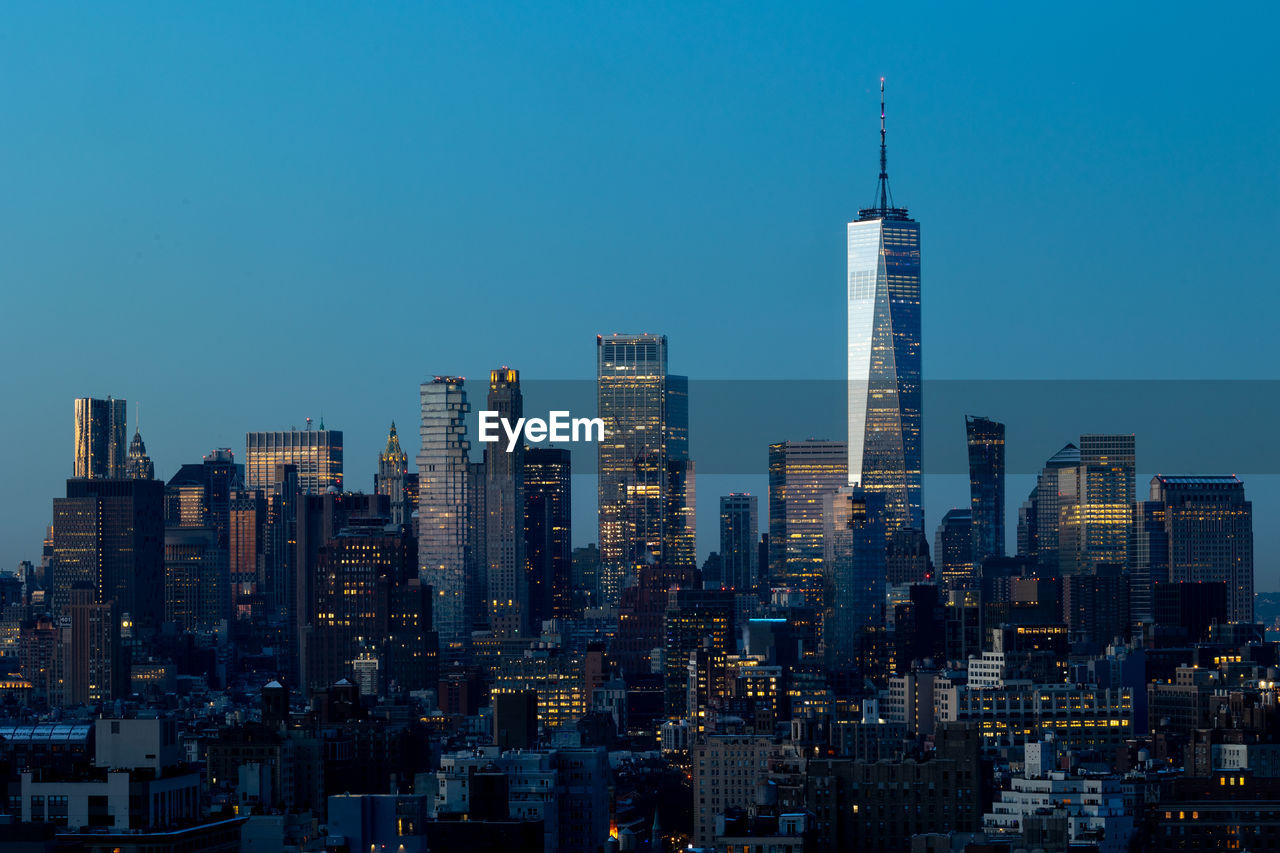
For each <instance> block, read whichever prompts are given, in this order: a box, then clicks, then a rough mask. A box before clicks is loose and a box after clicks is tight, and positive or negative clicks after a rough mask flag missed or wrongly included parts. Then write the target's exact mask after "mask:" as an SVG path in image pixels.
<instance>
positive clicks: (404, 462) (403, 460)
mask: <svg viewBox="0 0 1280 853" xmlns="http://www.w3.org/2000/svg"><path fill="white" fill-rule="evenodd" d="M408 475H409V457H408V456H406V455H405V452H404V451H403V450H401V449H400V436H399V435H398V434H397V433H396V422H395V421H392V422H391V431H390V432H389V433H387V446H386V448H385V449H383V451H382V452H381V453H379V454H378V473H377V476H375V477H374V478H373V490H374V491H375V492H376V493H378V494H380V495H386V496H387V497H388V498H389V499H390V500H391V523H392V524H408V523H409V518H410V516H411V515H412V514H413V511H412V509H410V508H409V506H408V504H409V496H408V492H407V491H406V483H405V478H406V477H408Z"/></svg>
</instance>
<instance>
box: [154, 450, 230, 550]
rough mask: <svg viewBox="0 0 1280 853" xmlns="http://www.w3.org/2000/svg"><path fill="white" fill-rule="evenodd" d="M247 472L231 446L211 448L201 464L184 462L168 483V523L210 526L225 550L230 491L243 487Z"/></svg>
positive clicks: (173, 524) (180, 525)
mask: <svg viewBox="0 0 1280 853" xmlns="http://www.w3.org/2000/svg"><path fill="white" fill-rule="evenodd" d="M243 480H244V473H243V472H242V471H241V469H240V466H239V465H237V464H236V461H235V454H233V453H232V452H231V451H230V450H229V449H228V448H225V447H219V448H216V449H214V450H211V451H209V453H208V454H207V455H206V456H205V457H204V458H203V460H202V461H201V462H200V463H199V464H188V465H183V466H182V467H181V468H179V469H178V472H177V473H176V474H174V475H173V476H172V477H170V478H169V482H168V483H166V484H165V523H166V524H167V525H168V526H170V527H211V528H213V530H214V531H215V532H216V533H217V545H218V547H219V548H221V549H222V550H223V551H226V550H228V549H229V548H230V543H231V493H232V492H233V491H236V490H238V489H240V488H242V487H243Z"/></svg>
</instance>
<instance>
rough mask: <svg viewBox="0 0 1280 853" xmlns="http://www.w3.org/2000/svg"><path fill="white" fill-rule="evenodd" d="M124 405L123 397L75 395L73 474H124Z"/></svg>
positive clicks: (112, 476) (115, 475) (112, 475)
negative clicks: (118, 398) (103, 397)
mask: <svg viewBox="0 0 1280 853" xmlns="http://www.w3.org/2000/svg"><path fill="white" fill-rule="evenodd" d="M126 411H127V404H126V403H125V401H124V400H113V399H112V398H111V397H108V398H107V399H105V400H95V399H94V398H92V397H77V398H76V457H75V474H74V476H76V477H88V478H94V479H97V478H107V479H114V478H120V477H124V476H125V453H126V449H127V448H128V443H127V441H126V439H125V435H126V427H127V414H126Z"/></svg>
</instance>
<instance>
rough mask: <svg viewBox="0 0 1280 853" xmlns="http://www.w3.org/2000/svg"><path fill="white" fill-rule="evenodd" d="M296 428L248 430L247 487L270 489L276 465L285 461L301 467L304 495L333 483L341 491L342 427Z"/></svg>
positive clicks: (246, 455)
mask: <svg viewBox="0 0 1280 853" xmlns="http://www.w3.org/2000/svg"><path fill="white" fill-rule="evenodd" d="M310 425H311V419H310V418H307V426H308V429H305V430H300V429H293V430H287V431H284V432H249V433H245V437H244V445H245V453H244V467H245V487H246V488H250V489H262V490H263V491H267V492H269V491H271V486H272V485H273V484H274V483H275V480H273V479H272V477H273V476H274V475H275V471H276V465H277V464H279V463H281V462H285V463H288V464H291V465H294V466H295V467H296V468H297V469H298V490H299V491H300V492H302V494H304V495H318V494H323V493H324V490H325V489H327V488H329V487H330V486H333V487H334V488H335V489H337V490H338V491H342V430H339V429H325V428H324V422H323V419H322V420H321V423H320V428H319V429H310Z"/></svg>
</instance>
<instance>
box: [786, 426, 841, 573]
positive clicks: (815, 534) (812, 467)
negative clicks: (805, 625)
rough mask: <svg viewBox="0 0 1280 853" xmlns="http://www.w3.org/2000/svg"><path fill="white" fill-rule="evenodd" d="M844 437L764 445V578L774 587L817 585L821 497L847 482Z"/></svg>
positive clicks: (820, 557) (820, 561) (819, 554)
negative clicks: (766, 541)
mask: <svg viewBox="0 0 1280 853" xmlns="http://www.w3.org/2000/svg"><path fill="white" fill-rule="evenodd" d="M848 451H849V446H848V445H847V444H846V443H845V442H843V441H818V440H814V439H810V440H808V441H784V442H782V443H780V444H771V445H769V581H770V583H771V584H773V585H774V586H790V587H793V588H796V589H805V590H810V591H814V592H816V591H819V590H820V589H821V587H822V560H823V545H822V536H823V533H822V531H823V520H822V508H823V500H824V499H825V497H826V496H827V495H828V494H830V493H832V492H834V491H836V489H839V488H840V487H841V486H844V485H846V484H847V483H848V480H849V468H848V465H849V453H848Z"/></svg>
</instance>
